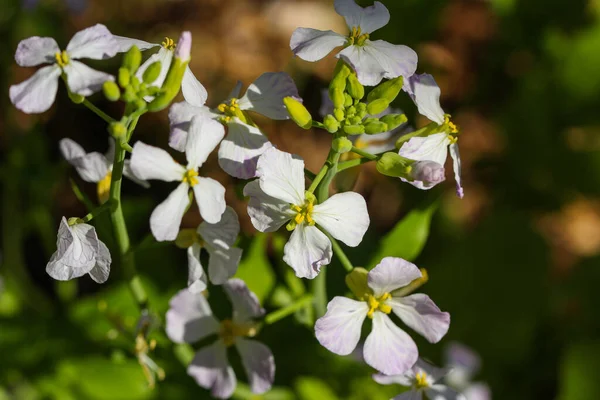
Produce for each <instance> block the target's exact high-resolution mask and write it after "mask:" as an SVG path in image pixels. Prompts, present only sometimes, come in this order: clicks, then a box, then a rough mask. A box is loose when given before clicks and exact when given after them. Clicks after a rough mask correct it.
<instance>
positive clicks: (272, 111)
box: [169, 72, 299, 179]
mask: <svg viewBox="0 0 600 400" xmlns="http://www.w3.org/2000/svg"><path fill="white" fill-rule="evenodd" d="M241 88H242V83H241V82H238V84H237V85H236V87H235V88H234V89H233V91H232V92H231V93H230V94H229V96H228V98H227V99H226V100H225V101H224V102H222V103H221V104H220V105H219V106H218V107H217V109H215V110H211V109H209V108H208V107H206V106H204V101H202V102H200V101H196V102H192V101H190V100H188V99H187V98H186V101H185V102H181V103H176V104H173V106H171V109H170V111H169V120H170V123H171V136H170V138H169V145H170V146H171V147H173V148H174V149H176V150H179V151H182V150H183V149H184V148H185V142H186V140H187V134H188V133H187V132H188V130H189V121H190V120H191V119H192V117H194V116H195V115H206V116H209V117H210V118H213V119H217V120H219V121H221V122H222V123H223V124H224V125H225V126H227V136H226V137H225V139H224V140H223V142H221V147H219V165H220V166H221V168H223V170H224V171H225V172H227V173H228V174H229V175H231V176H233V177H236V178H240V179H250V178H254V177H255V176H256V162H257V161H258V158H259V157H260V155H261V154H262V153H264V151H265V150H267V149H268V148H270V147H271V146H272V145H271V142H269V140H268V139H267V137H266V136H264V135H263V134H262V133H261V131H260V129H258V127H257V126H256V125H255V124H254V123H253V122H252V120H251V119H250V117H249V115H248V114H247V113H246V111H254V112H256V113H259V114H262V115H264V116H266V117H268V118H271V119H275V120H284V119H288V118H289V115H288V112H287V110H286V108H285V106H284V104H283V99H284V97H288V96H292V97H296V98H299V97H298V89H297V88H296V85H295V84H294V81H293V79H292V78H291V77H290V76H289V75H288V74H286V73H285V72H267V73H264V74H262V75H261V76H259V77H258V78H257V79H256V80H255V81H254V82H252V84H251V85H250V86H249V87H248V90H246V93H244V95H243V96H242V97H240V92H241ZM204 100H206V99H204Z"/></svg>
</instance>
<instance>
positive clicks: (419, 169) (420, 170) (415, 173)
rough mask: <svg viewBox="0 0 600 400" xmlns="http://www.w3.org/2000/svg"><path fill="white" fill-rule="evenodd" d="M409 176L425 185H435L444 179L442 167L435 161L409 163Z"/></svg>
mask: <svg viewBox="0 0 600 400" xmlns="http://www.w3.org/2000/svg"><path fill="white" fill-rule="evenodd" d="M411 167H412V169H411V171H410V177H411V178H412V180H415V181H421V182H423V183H425V184H426V185H427V186H435V185H437V184H438V183H440V182H443V181H444V180H445V179H446V176H445V171H444V167H443V166H442V165H440V164H438V163H436V162H435V161H417V162H415V163H414V164H412V165H411Z"/></svg>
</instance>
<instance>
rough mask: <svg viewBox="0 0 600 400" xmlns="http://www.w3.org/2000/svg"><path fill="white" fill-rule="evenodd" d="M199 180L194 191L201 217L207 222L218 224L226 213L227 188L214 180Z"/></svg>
mask: <svg viewBox="0 0 600 400" xmlns="http://www.w3.org/2000/svg"><path fill="white" fill-rule="evenodd" d="M197 179H198V183H197V184H195V185H194V187H193V189H194V197H196V203H197V204H198V208H199V209H200V215H201V216H202V218H203V219H204V220H205V221H206V222H208V223H210V224H216V223H217V222H219V220H220V219H221V216H222V215H223V213H224V212H225V207H226V203H225V188H224V187H223V185H221V183H219V182H218V181H216V180H214V179H212V178H197Z"/></svg>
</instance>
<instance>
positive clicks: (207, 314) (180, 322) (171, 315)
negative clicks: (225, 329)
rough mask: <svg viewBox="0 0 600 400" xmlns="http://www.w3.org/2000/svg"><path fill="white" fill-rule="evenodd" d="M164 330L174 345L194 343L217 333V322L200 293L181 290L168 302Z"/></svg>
mask: <svg viewBox="0 0 600 400" xmlns="http://www.w3.org/2000/svg"><path fill="white" fill-rule="evenodd" d="M166 330H167V336H168V337H169V339H171V340H172V341H174V342H175V343H194V342H197V341H199V340H201V339H203V338H205V337H207V336H208V335H212V334H214V333H217V332H219V322H218V321H217V320H216V319H215V317H213V314H212V310H211V309H210V306H209V304H208V301H207V300H206V298H205V297H204V295H203V294H202V293H192V292H191V291H190V290H188V289H183V290H180V291H179V292H177V294H176V295H175V296H173V298H172V299H171V301H170V302H169V311H167V317H166Z"/></svg>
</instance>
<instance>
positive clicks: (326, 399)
mask: <svg viewBox="0 0 600 400" xmlns="http://www.w3.org/2000/svg"><path fill="white" fill-rule="evenodd" d="M295 386H296V393H297V394H298V397H299V398H300V400H314V399H319V400H338V397H337V395H336V394H335V393H334V392H333V390H332V389H331V388H330V387H329V386H328V385H327V384H326V383H325V382H323V381H322V380H320V379H317V378H313V377H309V376H304V377H301V378H298V379H297V380H296V385H295Z"/></svg>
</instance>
